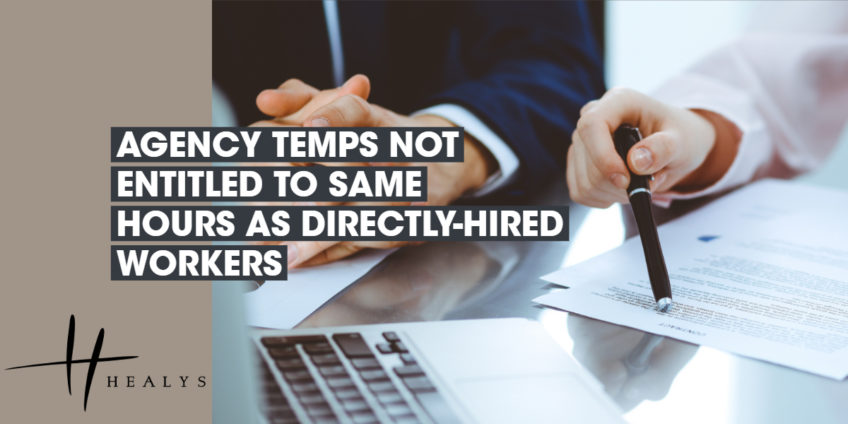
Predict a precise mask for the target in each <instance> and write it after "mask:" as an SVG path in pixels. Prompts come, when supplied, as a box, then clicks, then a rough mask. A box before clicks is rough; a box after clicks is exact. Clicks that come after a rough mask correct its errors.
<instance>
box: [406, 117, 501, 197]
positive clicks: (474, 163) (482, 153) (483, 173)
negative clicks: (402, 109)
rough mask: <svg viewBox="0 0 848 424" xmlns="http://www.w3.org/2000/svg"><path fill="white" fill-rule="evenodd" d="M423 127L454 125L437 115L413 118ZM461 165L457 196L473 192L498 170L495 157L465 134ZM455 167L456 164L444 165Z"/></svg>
mask: <svg viewBox="0 0 848 424" xmlns="http://www.w3.org/2000/svg"><path fill="white" fill-rule="evenodd" d="M415 119H417V120H418V121H419V122H420V123H421V124H422V125H424V126H439V127H455V126H456V125H455V124H454V123H453V122H451V121H448V120H447V119H445V118H442V117H441V116H437V115H418V116H416V117H415ZM463 153H464V154H463V163H462V164H459V165H460V166H461V167H462V169H461V170H459V172H458V174H459V175H458V177H459V181H460V183H459V184H458V186H459V187H458V188H459V189H460V192H459V193H458V194H459V195H462V194H463V193H466V192H468V191H472V190H475V189H477V188H480V187H482V186H483V184H485V183H486V181H487V180H488V179H489V176H491V175H492V174H494V173H495V171H497V169H498V163H497V160H495V157H494V156H493V155H492V154H491V152H489V150H488V149H486V147H485V146H483V144H481V143H480V142H479V141H477V139H475V138H474V137H472V136H471V135H470V134H468V133H466V134H465V139H464V140H463ZM445 165H456V164H447V163H446V164H445Z"/></svg>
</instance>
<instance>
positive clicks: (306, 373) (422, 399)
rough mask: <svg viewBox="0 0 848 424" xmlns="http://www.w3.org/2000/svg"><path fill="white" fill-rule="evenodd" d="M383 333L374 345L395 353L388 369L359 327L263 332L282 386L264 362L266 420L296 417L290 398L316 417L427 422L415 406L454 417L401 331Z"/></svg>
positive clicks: (436, 417) (435, 417)
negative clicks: (337, 330)
mask: <svg viewBox="0 0 848 424" xmlns="http://www.w3.org/2000/svg"><path fill="white" fill-rule="evenodd" d="M383 339H384V341H383V342H381V343H378V344H376V345H375V346H374V348H375V350H376V351H377V352H379V353H378V354H379V355H396V356H397V359H398V360H399V361H397V360H396V361H394V362H397V363H398V365H396V366H394V367H392V369H391V370H387V369H384V367H383V366H382V365H381V364H380V361H378V359H377V357H376V355H375V353H374V351H372V349H371V348H370V347H369V346H368V344H367V343H366V342H365V340H364V339H363V337H362V335H361V334H360V333H336V334H333V335H332V336H331V337H327V336H325V335H322V334H318V335H297V336H279V337H263V338H262V339H261V342H262V345H263V346H264V347H265V349H266V350H267V353H268V355H269V356H270V357H271V359H272V361H273V363H272V364H271V365H272V366H275V367H276V368H277V369H278V370H279V371H280V373H281V374H282V376H283V380H284V381H285V384H284V386H285V389H283V388H281V387H280V386H278V385H277V381H276V380H275V379H274V375H273V374H272V373H271V371H270V369H268V368H267V364H266V366H265V367H263V377H262V379H263V392H264V393H265V411H264V412H265V415H266V417H267V418H268V420H269V422H271V423H274V424H282V423H296V422H299V421H298V419H297V415H296V413H295V411H294V408H293V407H292V404H294V403H296V404H298V405H299V406H300V408H301V409H302V410H303V411H305V413H306V415H308V417H309V419H310V420H311V421H312V422H315V423H337V422H353V423H376V422H393V423H404V424H405V423H419V422H426V421H427V420H426V419H422V418H423V417H421V416H419V414H417V413H416V409H418V410H419V411H421V410H423V411H424V412H425V413H426V415H427V418H429V419H430V420H432V421H433V422H438V423H442V422H458V419H457V418H456V417H455V416H454V415H453V412H452V411H451V410H450V407H449V406H448V405H447V403H446V402H445V400H444V398H443V397H442V396H441V395H440V394H439V392H438V390H437V389H436V387H435V386H434V385H433V383H432V382H431V380H430V379H429V378H428V377H427V375H426V373H425V372H424V370H422V369H421V367H420V366H419V365H418V361H417V360H416V359H415V357H414V356H413V355H412V354H411V353H410V352H409V350H408V349H407V348H406V346H405V345H404V343H403V341H401V339H400V337H399V336H398V335H397V334H396V333H395V332H385V333H383ZM389 373H391V374H393V376H390V374H389ZM286 393H289V395H288V396H286ZM408 400H411V401H412V403H413V405H416V406H417V408H416V407H414V406H412V405H410V402H408Z"/></svg>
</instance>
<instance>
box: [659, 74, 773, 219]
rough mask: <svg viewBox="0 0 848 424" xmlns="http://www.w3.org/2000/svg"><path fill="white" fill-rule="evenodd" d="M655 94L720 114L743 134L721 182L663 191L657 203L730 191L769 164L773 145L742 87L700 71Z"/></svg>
mask: <svg viewBox="0 0 848 424" xmlns="http://www.w3.org/2000/svg"><path fill="white" fill-rule="evenodd" d="M654 97H656V98H657V99H659V100H660V101H662V102H665V103H668V104H671V105H674V106H677V107H681V108H685V109H701V110H707V111H710V112H713V113H717V114H719V115H721V116H722V117H724V118H725V119H727V120H728V121H730V122H731V123H733V124H734V125H736V127H737V128H738V129H739V130H740V131H741V133H742V138H741V139H740V140H739V146H738V149H737V152H736V156H735V157H734V159H733V163H732V164H731V165H730V168H728V170H727V172H725V174H724V175H723V176H722V177H721V178H720V179H719V180H718V181H716V182H715V183H714V184H712V185H711V186H709V187H706V188H704V189H702V190H698V191H694V192H685V193H684V192H674V191H671V192H667V193H662V194H661V195H657V196H655V198H656V200H657V201H658V203H667V202H670V201H671V200H672V199H692V198H696V197H701V196H707V195H711V194H715V193H719V192H722V191H726V190H729V189H731V188H734V187H736V186H739V185H742V184H745V183H747V182H749V181H751V180H753V179H754V177H755V175H756V174H757V171H759V170H760V169H761V168H762V167H763V166H764V165H766V164H768V162H769V159H770V157H771V155H772V146H771V145H770V143H769V137H768V134H767V132H766V127H765V124H764V123H763V120H762V117H761V116H760V114H759V113H758V112H757V110H756V108H755V107H754V104H753V101H752V100H751V98H750V97H749V96H748V95H747V94H746V93H745V92H744V91H743V90H739V89H736V88H734V87H732V86H728V85H725V84H722V83H721V82H719V81H716V80H713V79H711V78H708V77H705V76H701V75H698V74H684V75H680V76H677V77H675V78H672V79H671V80H669V81H668V82H666V83H665V84H663V86H662V87H660V89H659V90H658V91H657V92H656V93H654Z"/></svg>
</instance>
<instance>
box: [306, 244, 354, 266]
mask: <svg viewBox="0 0 848 424" xmlns="http://www.w3.org/2000/svg"><path fill="white" fill-rule="evenodd" d="M362 249H363V247H361V246H358V245H356V244H353V243H348V242H342V243H338V244H335V245H334V246H332V247H330V248H328V249H326V250H323V251H321V252H319V253H318V254H317V255H315V256H313V257H312V258H310V259H309V260H308V261H306V262H303V263H301V264H300V265H298V266H299V267H307V266H315V265H322V264H326V263H330V262H334V261H337V260H339V259H343V258H346V257H348V256H350V255H352V254H354V253H356V252H359V251H360V250H362Z"/></svg>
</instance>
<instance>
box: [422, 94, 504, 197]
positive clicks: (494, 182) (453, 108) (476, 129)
mask: <svg viewBox="0 0 848 424" xmlns="http://www.w3.org/2000/svg"><path fill="white" fill-rule="evenodd" d="M414 115H436V116H439V117H442V118H445V119H447V120H448V121H451V122H453V123H454V124H455V125H457V126H459V127H463V128H464V129H465V132H466V133H468V134H469V135H471V136H472V137H474V138H475V139H476V140H477V141H479V142H480V144H482V145H483V147H485V148H486V149H487V150H488V151H489V153H491V154H492V156H493V157H494V158H495V161H497V163H498V170H497V171H495V172H494V173H493V174H492V175H490V176H489V178H488V179H487V180H486V182H485V183H484V184H483V185H482V186H481V187H480V188H478V189H477V190H475V191H473V192H471V193H468V194H467V195H468V196H470V197H481V196H485V195H487V194H489V193H492V192H494V191H496V190H498V189H499V188H501V187H503V186H505V185H506V184H507V183H508V182H509V181H511V180H512V178H513V177H514V176H515V174H516V172H517V171H518V163H519V162H518V156H516V155H515V153H514V152H513V151H512V149H511V148H510V147H509V145H508V144H506V142H504V141H503V140H502V139H501V138H500V137H499V136H498V135H497V134H495V132H494V131H492V130H491V129H489V127H487V126H486V124H484V123H483V122H482V121H480V119H478V118H477V117H476V116H474V114H473V113H471V112H469V111H468V110H467V109H465V108H463V107H461V106H458V105H454V104H447V103H446V104H440V105H436V106H432V107H428V108H426V109H423V110H419V111H418V112H415V113H413V116H414Z"/></svg>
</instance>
